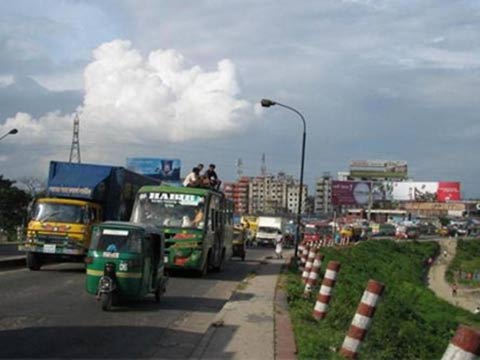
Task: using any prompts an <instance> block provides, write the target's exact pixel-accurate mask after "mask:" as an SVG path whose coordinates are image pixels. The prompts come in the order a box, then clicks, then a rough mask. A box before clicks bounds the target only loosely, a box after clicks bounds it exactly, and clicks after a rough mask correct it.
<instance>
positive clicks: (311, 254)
mask: <svg viewBox="0 0 480 360" xmlns="http://www.w3.org/2000/svg"><path fill="white" fill-rule="evenodd" d="M316 252H317V249H316V248H315V247H314V246H311V247H310V251H309V252H308V257H307V262H306V263H305V268H304V269H303V273H302V281H303V283H304V284H306V283H307V279H308V274H310V271H311V270H312V267H313V261H314V260H315V254H316Z"/></svg>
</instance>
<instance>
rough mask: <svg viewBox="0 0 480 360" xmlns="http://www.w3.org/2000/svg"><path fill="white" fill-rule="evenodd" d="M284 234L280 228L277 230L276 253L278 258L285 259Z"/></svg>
mask: <svg viewBox="0 0 480 360" xmlns="http://www.w3.org/2000/svg"><path fill="white" fill-rule="evenodd" d="M282 252H283V236H282V232H281V231H280V230H277V234H276V236H275V254H276V255H277V259H283V254H282Z"/></svg>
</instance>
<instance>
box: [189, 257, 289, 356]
mask: <svg viewBox="0 0 480 360" xmlns="http://www.w3.org/2000/svg"><path fill="white" fill-rule="evenodd" d="M291 255H292V250H288V251H285V253H284V257H285V259H283V260H277V259H267V260H265V261H263V262H262V263H261V264H260V265H259V266H258V267H257V268H256V270H255V272H254V273H252V274H251V276H249V277H247V279H245V280H244V281H243V282H242V283H240V285H239V286H238V289H237V291H235V293H234V294H233V296H232V297H231V298H230V300H229V301H228V302H227V303H226V304H225V306H224V307H223V308H222V310H221V311H220V312H219V313H218V314H217V316H216V317H215V319H214V321H213V323H212V324H211V326H210V328H209V329H208V330H207V332H206V334H205V335H204V337H203V339H202V340H201V342H200V345H199V347H198V348H197V349H196V351H195V352H194V353H193V354H192V356H191V358H192V359H251V360H255V359H259V360H260V359H262V360H266V359H275V358H277V359H295V358H296V357H295V343H294V340H293V333H292V329H291V325H290V319H289V317H288V312H287V311H286V310H285V306H286V297H285V296H283V298H282V292H281V291H280V292H278V293H277V299H276V296H275V295H276V292H275V290H276V286H277V281H278V275H279V273H280V271H281V268H282V265H283V264H284V263H285V261H286V259H289V258H290V256H291ZM278 302H280V307H277V308H276V309H275V304H276V303H277V304H278ZM275 325H277V326H275ZM276 327H277V331H275V328H276ZM276 339H277V340H278V341H281V344H278V345H277V346H275V340H276ZM276 350H277V354H276Z"/></svg>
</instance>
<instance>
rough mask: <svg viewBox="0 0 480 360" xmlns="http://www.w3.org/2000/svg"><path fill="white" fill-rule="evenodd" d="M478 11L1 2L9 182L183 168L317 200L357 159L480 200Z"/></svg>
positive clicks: (476, 6) (335, 2) (334, 2)
mask: <svg viewBox="0 0 480 360" xmlns="http://www.w3.org/2000/svg"><path fill="white" fill-rule="evenodd" d="M479 33H480V2H479V1H473V0H470V1H466V0H463V1H462V0H459V1H447V0H423V1H422V0H419V1H405V0H389V1H387V0H377V1H375V0H322V1H313V0H312V1H310V0H308V1H307V0H298V1H295V2H292V1H284V0H276V1H273V0H263V1H252V0H242V1H234V0H232V1H220V0H203V1H202V0H195V1H188V0H186V1H164V0H135V1H134V0H115V1H113V0H103V1H93V0H83V1H82V0H16V1H15V2H11V1H2V2H0V136H1V135H2V134H5V133H7V132H8V131H9V130H10V129H12V128H17V129H18V131H19V132H18V133H17V134H16V135H9V136H7V137H5V138H3V139H2V140H0V174H2V175H3V176H4V177H7V178H10V179H20V178H22V177H38V178H45V177H46V175H47V172H48V163H49V161H50V160H58V161H68V159H69V154H70V147H71V142H72V129H73V118H74V117H75V115H78V116H79V118H80V151H81V159H82V162H85V163H100V164H112V165H125V162H126V158H127V157H159V158H180V159H181V160H182V167H183V168H182V175H183V176H185V175H186V174H187V173H188V171H189V170H191V167H193V166H194V165H196V164H197V163H199V162H202V163H204V164H209V163H215V164H216V165H217V172H218V173H219V176H220V177H221V178H222V179H224V180H226V181H231V180H234V179H235V178H236V177H237V167H236V164H237V163H238V159H241V160H242V161H241V162H242V164H243V166H242V171H243V175H249V176H255V175H258V174H259V173H260V168H261V165H262V164H261V159H262V154H265V158H266V165H267V170H268V172H270V173H277V172H279V171H284V172H286V173H288V174H292V175H294V176H297V177H298V174H299V172H300V158H301V140H302V122H301V119H300V118H299V116H298V115H297V114H296V113H294V112H292V111H289V110H288V109H285V108H281V107H279V106H274V107H271V108H261V106H260V105H259V102H260V100H261V99H262V98H269V99H272V100H274V101H277V102H279V103H281V104H285V105H288V106H291V107H293V108H295V109H297V110H298V111H300V112H301V113H302V114H303V116H304V117H305V120H306V124H307V141H306V156H305V180H306V183H307V184H308V185H309V187H310V189H309V193H310V194H312V193H313V191H314V181H315V179H316V178H317V177H319V176H321V175H322V174H323V173H324V172H330V173H331V174H333V175H335V174H336V173H337V172H338V171H345V170H348V166H349V162H350V161H351V160H361V159H381V160H405V161H407V162H408V166H409V175H410V177H412V178H413V179H414V180H416V181H461V183H462V193H463V196H464V197H467V198H472V197H477V198H478V197H480V188H479V186H478V185H480V182H479V181H478V180H477V179H479V178H480V167H479V166H477V163H478V160H477V159H476V154H477V153H478V151H479V150H480V145H479V144H480V143H479V141H478V138H479V136H480V122H479V121H478V114H479V113H480V102H479V101H478V88H479V85H480V38H479V37H478V34H479Z"/></svg>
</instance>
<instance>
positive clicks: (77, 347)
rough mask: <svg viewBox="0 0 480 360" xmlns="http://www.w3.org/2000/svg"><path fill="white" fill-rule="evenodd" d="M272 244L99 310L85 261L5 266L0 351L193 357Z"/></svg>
mask: <svg viewBox="0 0 480 360" xmlns="http://www.w3.org/2000/svg"><path fill="white" fill-rule="evenodd" d="M272 252H273V250H272V249H255V250H250V249H249V250H248V253H247V259H246V260H245V261H244V262H242V261H240V260H238V259H233V260H230V261H229V262H227V264H226V266H225V269H224V271H223V272H222V273H219V274H215V273H210V274H208V275H207V276H206V277H204V278H193V277H188V276H186V275H183V276H182V275H176V276H175V277H171V278H170V282H169V284H168V287H167V293H166V294H165V295H164V298H162V301H161V302H160V304H157V303H155V301H154V299H153V296H148V297H146V298H144V299H142V300H139V301H135V302H130V303H128V304H122V306H121V307H118V308H116V309H115V310H114V311H111V312H104V311H102V310H101V309H100V303H98V302H97V301H96V300H95V298H94V296H92V295H90V294H87V293H86V291H85V285H84V282H85V273H84V269H83V265H81V264H68V263H65V264H56V265H50V266H45V267H44V268H42V270H41V271H37V272H31V271H28V270H26V269H17V270H11V271H4V272H0V289H1V292H0V294H1V295H0V358H13V359H15V358H17V359H18V358H90V359H91V358H123V359H125V358H182V359H184V358H188V357H189V355H190V354H192V352H193V351H194V350H195V348H196V347H197V346H198V344H199V342H200V340H201V338H202V335H203V334H204V333H205V332H206V330H207V329H208V327H209V325H210V323H211V322H212V320H213V318H214V317H215V315H216V313H217V312H218V311H219V310H220V309H221V308H222V307H223V305H224V304H225V302H226V301H227V300H228V298H229V297H230V296H231V294H232V291H233V290H234V289H235V288H236V287H237V286H238V284H239V282H241V281H242V280H243V279H244V278H245V277H246V276H247V275H248V273H249V272H251V271H253V270H254V269H255V268H256V267H258V266H260V265H259V264H260V261H261V260H262V259H263V258H264V257H265V256H267V255H271V254H272Z"/></svg>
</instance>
